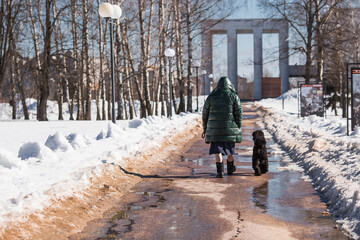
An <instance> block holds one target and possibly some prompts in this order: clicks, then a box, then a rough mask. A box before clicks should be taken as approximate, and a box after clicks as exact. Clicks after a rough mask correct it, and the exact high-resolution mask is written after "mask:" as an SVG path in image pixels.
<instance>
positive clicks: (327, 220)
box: [238, 136, 348, 240]
mask: <svg viewBox="0 0 360 240" xmlns="http://www.w3.org/2000/svg"><path fill="white" fill-rule="evenodd" d="M266 140H267V149H268V154H269V155H268V159H269V172H272V173H276V174H274V175H273V176H274V177H273V178H271V179H269V181H267V182H265V183H264V184H262V185H260V186H257V187H255V188H253V189H250V191H251V193H252V200H253V202H254V204H255V206H256V207H258V208H260V209H261V210H262V213H264V214H270V215H272V216H274V217H276V218H279V219H282V220H284V221H289V222H297V223H301V224H309V225H314V224H315V225H317V226H319V227H320V228H322V229H324V230H325V229H326V233H324V234H322V235H321V239H340V240H342V239H348V237H346V236H345V235H344V234H343V233H342V232H340V231H339V230H338V229H336V228H335V223H334V221H333V219H332V216H331V215H330V214H329V213H327V212H322V211H321V210H319V209H315V210H314V209H309V208H306V207H296V206H291V199H294V200H296V199H297V200H299V201H301V199H302V198H303V197H304V192H300V193H299V192H297V191H294V189H295V188H296V186H298V185H299V184H306V183H304V182H305V181H304V179H303V178H302V173H301V172H295V171H291V169H294V168H295V169H296V168H297V167H291V166H294V163H293V162H292V161H291V160H290V158H289V157H288V156H287V154H286V153H285V152H284V151H282V150H281V149H280V148H279V146H278V145H277V144H276V143H274V141H273V140H272V139H271V138H270V137H269V136H267V139H266ZM247 148H248V147H245V146H244V147H243V148H241V147H240V148H238V149H240V150H241V149H243V150H244V149H247ZM238 161H239V162H241V163H242V165H240V166H239V167H240V168H243V169H251V168H252V167H251V155H249V154H240V155H239V159H238ZM244 164H245V165H244ZM289 166H290V167H289ZM279 169H285V171H281V170H279ZM309 184H310V183H309ZM309 189H311V190H309V193H308V194H309V195H311V194H312V195H314V194H316V195H317V193H316V191H315V190H314V189H313V188H309ZM310 191H311V192H310ZM289 193H291V198H290V197H289V196H288V195H289ZM287 201H289V202H287ZM284 202H285V203H286V204H284Z"/></svg>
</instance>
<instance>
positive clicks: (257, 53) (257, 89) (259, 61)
mask: <svg viewBox="0 0 360 240" xmlns="http://www.w3.org/2000/svg"><path fill="white" fill-rule="evenodd" d="M262 52H263V46H262V28H254V98H255V99H257V100H258V99H261V78H262V75H263V56H262V55H263V54H262Z"/></svg>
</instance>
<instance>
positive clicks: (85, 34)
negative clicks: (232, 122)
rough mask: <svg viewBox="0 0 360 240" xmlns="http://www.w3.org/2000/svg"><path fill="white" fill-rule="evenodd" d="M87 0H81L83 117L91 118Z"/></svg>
mask: <svg viewBox="0 0 360 240" xmlns="http://www.w3.org/2000/svg"><path fill="white" fill-rule="evenodd" d="M88 5H89V3H88V0H83V31H82V33H83V35H82V44H83V56H82V58H83V62H84V65H85V66H83V69H84V70H85V78H86V87H85V106H86V108H85V119H86V120H91V78H90V56H89V30H88V18H89V17H88V15H89V6H88Z"/></svg>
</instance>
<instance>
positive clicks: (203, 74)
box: [201, 70, 206, 103]
mask: <svg viewBox="0 0 360 240" xmlns="http://www.w3.org/2000/svg"><path fill="white" fill-rule="evenodd" d="M201 74H202V76H203V84H204V91H203V94H204V103H205V81H206V70H202V71H201Z"/></svg>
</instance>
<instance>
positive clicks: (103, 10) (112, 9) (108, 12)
mask: <svg viewBox="0 0 360 240" xmlns="http://www.w3.org/2000/svg"><path fill="white" fill-rule="evenodd" d="M121 13H122V11H121V8H120V7H119V6H118V5H115V4H111V3H102V4H100V6H99V14H100V16H101V17H103V18H105V19H106V21H109V22H110V59H111V101H112V122H113V123H116V118H115V83H114V47H113V45H114V44H113V35H114V34H113V19H119V18H120V17H121Z"/></svg>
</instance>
